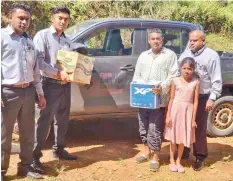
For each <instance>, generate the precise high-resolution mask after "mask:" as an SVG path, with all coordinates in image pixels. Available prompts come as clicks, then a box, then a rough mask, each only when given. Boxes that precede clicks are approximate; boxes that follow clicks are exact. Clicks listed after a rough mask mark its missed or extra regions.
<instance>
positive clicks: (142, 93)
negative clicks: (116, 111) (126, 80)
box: [130, 82, 160, 109]
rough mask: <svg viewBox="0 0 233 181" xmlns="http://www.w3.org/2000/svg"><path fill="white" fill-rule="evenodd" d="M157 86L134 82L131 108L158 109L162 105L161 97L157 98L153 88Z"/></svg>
mask: <svg viewBox="0 0 233 181" xmlns="http://www.w3.org/2000/svg"><path fill="white" fill-rule="evenodd" d="M154 87H155V85H151V84H139V83H134V82H132V83H131V85H130V106H131V107H138V108H148V109H156V108H158V107H159V104H160V96H155V95H154V94H153V92H152V88H154Z"/></svg>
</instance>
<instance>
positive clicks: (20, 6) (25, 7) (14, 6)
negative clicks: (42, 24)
mask: <svg viewBox="0 0 233 181" xmlns="http://www.w3.org/2000/svg"><path fill="white" fill-rule="evenodd" d="M16 9H21V10H24V11H27V12H29V13H31V8H30V7H29V6H28V5H26V4H20V3H14V4H12V6H11V7H10V11H9V13H12V12H14V11H16Z"/></svg>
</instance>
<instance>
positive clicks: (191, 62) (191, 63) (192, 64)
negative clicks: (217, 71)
mask: <svg viewBox="0 0 233 181" xmlns="http://www.w3.org/2000/svg"><path fill="white" fill-rule="evenodd" d="M186 63H187V64H189V66H190V67H191V68H192V69H193V70H195V63H196V62H195V60H194V58H192V57H185V58H184V59H183V60H182V61H181V63H180V68H181V67H182V66H183V65H184V64H186Z"/></svg>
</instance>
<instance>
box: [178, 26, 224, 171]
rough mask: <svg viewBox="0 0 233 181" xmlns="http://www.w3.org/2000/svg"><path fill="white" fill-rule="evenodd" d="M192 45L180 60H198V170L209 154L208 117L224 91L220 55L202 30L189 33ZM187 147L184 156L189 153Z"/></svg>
mask: <svg viewBox="0 0 233 181" xmlns="http://www.w3.org/2000/svg"><path fill="white" fill-rule="evenodd" d="M189 43H190V46H189V48H188V49H186V50H185V51H184V52H183V53H182V54H181V56H180V58H179V62H181V61H182V60H183V58H185V57H192V58H194V59H195V61H196V72H197V74H198V75H199V77H200V95H199V101H198V109H197V116H196V123H197V128H196V129H195V137H196V138H195V140H196V142H195V143H194V144H193V154H194V156H196V161H195V163H194V165H193V169H194V170H196V171H199V170H201V169H202V168H203V167H204V160H205V159H206V158H207V156H208V149H207V138H206V129H207V117H208V112H209V111H211V109H212V108H213V105H214V102H215V100H216V99H217V98H218V97H219V96H220V95H221V92H222V74H221V65H220V57H219V55H218V53H217V52H215V51H214V50H212V49H210V48H208V47H206V46H205V43H206V42H205V35H204V33H203V32H202V31H200V30H194V31H192V32H190V34H189ZM188 152H189V151H188V150H187V148H186V149H185V150H184V156H185V155H188Z"/></svg>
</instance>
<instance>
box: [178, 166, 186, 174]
mask: <svg viewBox="0 0 233 181" xmlns="http://www.w3.org/2000/svg"><path fill="white" fill-rule="evenodd" d="M177 170H178V172H179V173H184V172H185V171H184V167H183V166H182V165H177Z"/></svg>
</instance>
